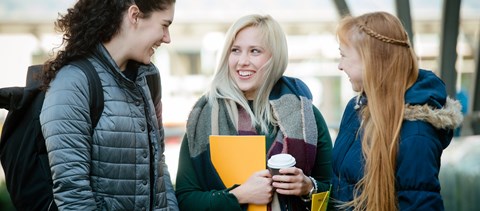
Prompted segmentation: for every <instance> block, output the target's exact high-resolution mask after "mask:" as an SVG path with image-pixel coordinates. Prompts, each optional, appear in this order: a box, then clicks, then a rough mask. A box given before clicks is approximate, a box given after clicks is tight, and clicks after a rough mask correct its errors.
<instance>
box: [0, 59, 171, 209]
mask: <svg viewBox="0 0 480 211" xmlns="http://www.w3.org/2000/svg"><path fill="white" fill-rule="evenodd" d="M71 64H72V65H75V66H77V67H79V68H80V69H81V70H82V71H83V72H84V73H85V75H86V76H87V79H88V82H89V87H90V89H89V93H90V97H91V98H90V118H91V120H92V128H95V126H96V124H97V123H98V120H99V119H100V116H101V114H102V112H103V106H104V98H103V89H102V84H101V81H100V78H99V76H98V74H97V72H96V70H95V68H94V67H93V66H92V64H91V63H90V62H89V61H88V60H86V59H82V60H77V61H74V62H72V63H71ZM107 64H109V63H107ZM41 68H42V66H41V65H33V66H30V67H29V68H28V73H27V85H26V86H25V87H7V88H0V108H4V109H7V110H9V112H8V114H7V117H6V119H5V122H4V125H3V128H2V134H1V137H0V161H1V163H2V167H3V170H4V172H5V181H6V185H7V190H8V192H9V194H10V198H11V200H12V202H13V205H14V206H15V208H16V209H17V210H19V211H22V210H29V211H30V210H35V211H37V210H39V211H43V210H58V209H57V206H56V204H55V202H54V201H53V190H52V186H53V182H52V176H51V172H50V167H49V163H48V155H47V149H46V146H45V139H44V138H43V135H42V131H41V126H40V121H39V115H40V111H41V109H42V105H43V100H44V98H45V92H44V91H41V90H40V89H39V88H40V81H38V80H35V78H34V75H36V73H38V72H40V71H41ZM110 68H113V67H111V66H110ZM146 80H147V84H148V88H149V90H150V93H151V96H152V100H153V102H154V104H155V105H158V104H160V101H161V97H162V96H161V83H160V82H161V81H160V75H159V74H153V75H148V76H146Z"/></svg>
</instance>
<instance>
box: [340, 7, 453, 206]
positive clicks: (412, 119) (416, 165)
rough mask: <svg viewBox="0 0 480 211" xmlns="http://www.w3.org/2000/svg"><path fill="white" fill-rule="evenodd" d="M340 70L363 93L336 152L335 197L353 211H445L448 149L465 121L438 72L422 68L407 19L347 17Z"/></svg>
mask: <svg viewBox="0 0 480 211" xmlns="http://www.w3.org/2000/svg"><path fill="white" fill-rule="evenodd" d="M337 36H338V40H339V43H340V54H341V59H340V62H339V65H338V68H339V69H340V70H341V71H343V72H345V73H346V74H347V75H348V77H349V78H350V82H351V83H352V88H353V90H354V91H356V92H358V93H359V95H358V96H356V97H354V98H353V99H352V100H351V101H350V102H349V103H348V105H347V107H346V109H345V111H344V114H343V118H342V122H341V125H340V131H339V134H338V137H337V139H336V141H335V147H334V149H333V170H334V177H333V182H332V183H333V187H332V195H331V197H332V200H333V203H335V204H336V206H335V207H336V208H337V209H342V210H343V209H347V210H382V211H384V210H389V211H392V210H443V201H442V197H441V195H440V184H439V181H438V173H439V169H440V157H441V154H442V150H443V149H444V148H446V147H447V146H448V145H449V143H450V140H451V139H452V135H453V129H454V128H456V127H457V126H458V125H459V124H460V122H461V121H462V116H461V112H460V105H459V103H458V102H457V101H453V100H452V99H450V98H448V97H447V94H446V90H445V85H444V83H443V82H442V80H441V79H440V78H438V77H437V76H436V75H435V74H434V73H433V72H431V71H427V70H422V69H419V68H418V64H417V58H416V56H415V53H414V51H413V48H412V46H411V44H410V41H409V39H408V36H407V33H406V32H405V30H404V28H403V26H402V23H401V22H400V21H399V19H397V18H396V17H395V16H393V15H391V14H388V13H385V12H374V13H368V14H364V15H361V16H359V17H346V18H344V19H343V20H342V21H341V22H340V24H339V27H338V29H337Z"/></svg>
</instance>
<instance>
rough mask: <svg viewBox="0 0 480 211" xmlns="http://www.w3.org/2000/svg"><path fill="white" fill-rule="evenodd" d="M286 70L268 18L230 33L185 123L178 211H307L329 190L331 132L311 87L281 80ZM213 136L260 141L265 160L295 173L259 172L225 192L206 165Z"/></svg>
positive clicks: (253, 18) (279, 39)
mask: <svg viewBox="0 0 480 211" xmlns="http://www.w3.org/2000/svg"><path fill="white" fill-rule="evenodd" d="M287 62H288V51H287V43H286V39H285V35H284V32H283V31H282V29H281V27H280V25H279V24H278V23H277V22H276V21H275V20H274V19H273V18H272V17H270V16H268V15H267V16H262V15H248V16H244V17H242V18H240V19H239V20H238V21H236V22H235V23H234V24H233V25H232V26H231V28H230V30H229V31H228V33H227V37H226V42H225V45H224V49H223V53H222V54H221V58H220V64H219V66H218V68H217V71H216V73H215V75H214V78H213V81H212V84H211V87H210V90H208V92H207V94H205V95H204V96H203V97H202V98H200V100H199V101H198V102H197V103H196V105H195V106H194V108H193V110H192V112H191V113H190V116H189V118H188V123H187V132H186V134H185V136H184V139H183V142H182V146H181V149H180V160H179V165H178V172H177V180H176V194H177V198H178V202H179V207H180V209H181V210H197V211H201V210H245V209H246V207H247V206H248V204H261V205H267V206H268V207H270V208H271V209H272V210H280V209H282V210H305V208H307V207H310V201H309V200H310V197H311V194H312V193H314V192H316V191H326V190H328V189H329V187H330V186H329V182H330V179H331V174H332V173H331V149H332V143H331V139H330V135H329V133H328V128H327V126H326V124H325V121H324V119H323V117H322V115H321V113H320V111H318V109H317V108H316V107H315V106H313V105H312V103H311V97H312V96H311V94H310V91H309V89H308V87H307V86H306V85H305V84H304V83H303V82H302V81H301V80H299V79H296V78H291V77H286V76H283V73H284V72H285V69H286V67H287ZM212 134H214V135H218V134H221V135H255V134H258V135H265V136H266V143H265V145H266V149H267V150H266V152H265V153H266V155H267V158H269V157H271V156H272V155H275V154H279V153H289V154H291V155H293V156H294V157H295V158H296V161H297V165H296V167H291V168H284V169H281V170H280V173H282V174H288V175H275V176H273V177H272V175H271V174H270V173H269V171H268V170H266V169H264V170H261V171H258V172H256V173H254V174H252V175H251V176H250V178H249V179H248V180H247V181H246V182H245V183H243V184H237V185H234V186H232V187H226V186H225V185H224V184H223V182H222V181H221V180H220V177H219V176H218V173H217V172H216V170H215V168H214V166H213V164H212V162H211V160H210V151H209V147H208V144H209V138H208V137H209V135H212ZM245 156H249V155H248V153H247V152H245ZM265 167H266V163H265ZM275 199H278V200H275ZM272 201H274V202H273V203H272ZM305 201H307V202H305ZM276 202H278V203H276Z"/></svg>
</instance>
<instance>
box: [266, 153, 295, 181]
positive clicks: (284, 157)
mask: <svg viewBox="0 0 480 211" xmlns="http://www.w3.org/2000/svg"><path fill="white" fill-rule="evenodd" d="M296 163H297V162H296V161H295V158H294V157H293V156H292V155H290V154H276V155H274V156H272V157H270V159H268V162H267V167H268V170H269V171H270V174H271V175H272V176H273V175H277V174H280V173H279V170H280V169H283V168H289V167H293V166H295V164H296Z"/></svg>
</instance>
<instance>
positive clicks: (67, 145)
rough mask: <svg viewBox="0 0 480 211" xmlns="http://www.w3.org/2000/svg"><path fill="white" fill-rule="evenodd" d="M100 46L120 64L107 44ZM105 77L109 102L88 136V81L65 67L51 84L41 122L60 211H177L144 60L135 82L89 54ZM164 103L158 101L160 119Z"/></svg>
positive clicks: (149, 67)
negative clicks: (106, 46)
mask: <svg viewBox="0 0 480 211" xmlns="http://www.w3.org/2000/svg"><path fill="white" fill-rule="evenodd" d="M97 51H98V52H100V54H101V56H103V57H104V58H106V59H107V60H108V61H109V62H110V63H111V64H115V63H114V62H113V60H112V58H111V57H110V55H109V54H108V52H107V51H106V49H105V48H104V47H103V45H99V46H98V48H97ZM88 59H89V61H90V62H92V64H93V66H94V67H95V69H96V71H97V72H98V74H99V76H100V80H101V81H102V86H103V93H104V99H105V106H104V110H103V113H102V115H101V117H100V120H99V122H98V124H97V126H96V128H95V129H94V133H93V137H92V136H91V127H92V126H91V120H90V113H89V112H90V111H89V110H90V109H89V99H90V97H89V96H88V95H89V86H88V81H87V77H86V76H85V74H84V73H83V72H82V71H80V70H79V69H78V68H77V67H76V66H72V65H66V66H64V67H63V68H62V69H61V70H60V71H59V72H58V74H57V75H56V77H55V79H54V80H53V81H52V82H51V83H50V88H49V90H48V91H47V93H46V96H45V101H44V104H43V108H42V112H41V115H40V122H41V125H42V132H43V135H44V137H45V140H46V146H47V151H48V157H49V162H50V169H51V171H52V177H53V191H54V198H55V203H56V204H57V206H58V207H59V209H60V210H84V211H85V210H178V207H177V201H176V198H175V195H174V191H173V187H172V183H171V180H170V175H169V172H168V169H167V166H166V164H165V158H164V154H163V152H164V140H163V126H162V125H161V118H158V119H157V117H156V115H157V114H156V112H155V106H154V104H153V102H152V98H151V96H150V91H149V89H148V86H147V83H146V79H145V76H146V75H148V74H158V70H157V69H156V68H155V66H154V65H141V66H140V68H139V69H138V74H137V77H136V80H135V81H131V80H130V79H128V78H126V77H125V76H124V75H123V74H122V73H121V72H120V70H119V69H118V66H117V65H114V67H115V70H114V71H113V70H110V69H109V68H108V65H106V64H104V63H102V62H100V60H98V58H97V57H90V58H88ZM160 108H161V104H160V102H159V105H157V111H160V113H158V116H159V117H161V109H160Z"/></svg>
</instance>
